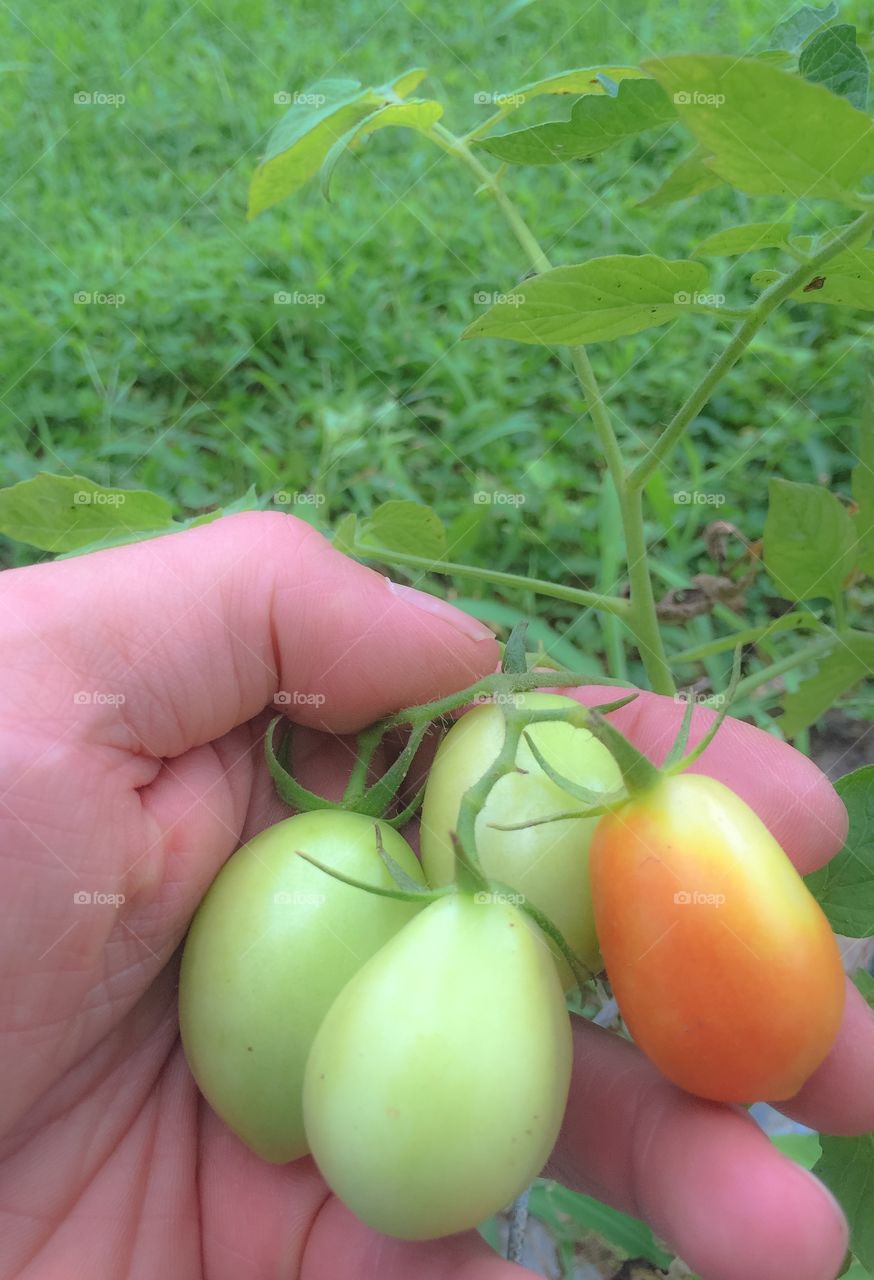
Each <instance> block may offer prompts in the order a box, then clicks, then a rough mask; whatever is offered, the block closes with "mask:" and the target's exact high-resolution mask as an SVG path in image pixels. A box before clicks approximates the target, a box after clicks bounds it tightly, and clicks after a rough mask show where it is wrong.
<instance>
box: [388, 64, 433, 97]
mask: <svg viewBox="0 0 874 1280" xmlns="http://www.w3.org/2000/svg"><path fill="white" fill-rule="evenodd" d="M427 74H428V68H427V67H411V68H410V70H409V71H402V72H401V74H400V75H399V76H397V78H396V79H394V80H392V81H391V89H392V92H393V93H394V94H395V95H396V96H397V97H398V98H406V97H407V96H408V94H411V93H412V92H413V90H414V89H418V87H419V85H420V84H421V83H422V81H423V80H424V79H425V76H426V75H427Z"/></svg>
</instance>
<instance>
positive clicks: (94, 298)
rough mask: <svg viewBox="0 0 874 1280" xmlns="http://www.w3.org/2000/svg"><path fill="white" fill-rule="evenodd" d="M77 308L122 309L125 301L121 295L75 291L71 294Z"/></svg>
mask: <svg viewBox="0 0 874 1280" xmlns="http://www.w3.org/2000/svg"><path fill="white" fill-rule="evenodd" d="M73 301H74V302H75V304H76V306H77V307H123V306H124V304H125V302H126V301H127V299H126V298H125V295H124V294H123V293H102V292H101V291H100V290H99V289H97V290H95V291H94V292H91V291H90V290H89V289H77V290H76V292H75V293H74V294H73Z"/></svg>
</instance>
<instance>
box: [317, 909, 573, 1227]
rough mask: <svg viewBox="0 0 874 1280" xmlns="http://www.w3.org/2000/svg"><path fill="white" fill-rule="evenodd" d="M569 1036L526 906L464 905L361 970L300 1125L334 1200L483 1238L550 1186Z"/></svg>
mask: <svg viewBox="0 0 874 1280" xmlns="http://www.w3.org/2000/svg"><path fill="white" fill-rule="evenodd" d="M570 1069H571V1031H570V1021H569V1018H568V1014H567V1011H566V1008H565V1001H564V993H563V991H562V987H561V983H560V982H559V980H558V976H557V974H556V971H555V965H554V964H553V962H552V958H551V956H550V953H549V950H548V948H547V946H546V943H545V939H544V937H543V935H542V934H541V933H540V931H539V929H537V927H536V926H535V925H532V924H531V923H530V922H529V920H528V919H527V918H526V917H525V916H524V915H523V914H522V913H521V912H520V911H518V910H517V909H516V908H515V907H512V906H508V905H506V904H504V903H501V902H494V901H488V902H485V903H482V902H479V901H476V900H475V899H474V898H473V897H472V896H468V895H465V894H452V895H450V896H448V897H445V898H441V899H439V900H438V901H437V902H435V903H433V904H432V905H431V906H429V907H426V908H425V910H424V911H423V912H422V913H421V914H420V915H418V916H417V917H416V918H415V920H413V921H412V922H411V923H410V924H409V925H407V926H406V928H404V929H403V930H401V932H400V933H399V934H397V935H396V936H395V937H394V938H392V940H391V941H390V942H389V943H387V944H386V946H385V947H383V949H382V950H381V951H380V952H378V953H377V955H375V956H374V957H373V959H372V960H370V961H369V963H368V964H366V965H365V966H364V968H363V969H361V970H360V971H359V973H358V974H356V976H355V977H354V978H353V979H352V981H351V982H350V983H349V984H348V986H346V987H344V989H343V991H342V992H341V993H340V995H339V996H338V997H337V999H336V1000H335V1002H334V1004H333V1005H332V1006H331V1008H330V1011H329V1012H328V1014H327V1017H326V1018H325V1020H324V1022H323V1023H322V1025H321V1027H320V1028H319V1031H318V1033H317V1035H316V1038H315V1041H314V1042H313V1047H312V1051H311V1053H310V1057H309V1061H308V1063H307V1068H306V1076H305V1080H304V1116H305V1120H306V1130H307V1137H308V1138H309V1142H310V1147H311V1149H312V1153H313V1156H314V1157H315V1160H316V1162H317V1164H318V1166H319V1168H320V1170H321V1172H322V1174H323V1176H324V1177H325V1179H326V1181H327V1182H328V1184H329V1186H330V1187H331V1189H332V1190H333V1191H334V1192H335V1193H336V1194H337V1195H338V1196H339V1197H340V1198H341V1199H342V1200H343V1201H344V1202H345V1203H346V1204H347V1205H348V1207H349V1208H350V1209H351V1210H352V1211H353V1213H355V1214H357V1216H358V1217H359V1218H360V1219H361V1220H362V1221H363V1222H365V1223H367V1225H368V1226H370V1227H373V1228H374V1229H375V1230H377V1231H382V1232H385V1233H386V1234H388V1235H392V1236H398V1237H400V1238H401V1239H404V1240H427V1239H433V1238H435V1237H437V1236H444V1235H451V1234H452V1233H453V1232H456V1231H464V1230H467V1229H468V1228H470V1227H474V1226H476V1224H477V1223H478V1222H481V1221H482V1220H483V1219H484V1218H487V1217H488V1216H489V1215H490V1214H492V1213H494V1212H495V1211H496V1210H498V1209H500V1208H502V1207H503V1206H504V1205H506V1204H508V1203H509V1202H510V1201H511V1200H513V1199H514V1198H515V1197H516V1196H517V1195H519V1193H520V1192H521V1191H522V1190H523V1189H524V1188H525V1187H527V1186H528V1184H529V1183H530V1182H531V1180H532V1179H533V1178H534V1177H536V1176H537V1174H538V1173H540V1171H541V1169H542V1168H543V1165H544V1163H545V1162H546V1160H547V1158H548V1156H549V1153H550V1151H551V1149H552V1146H553V1144H554V1142H555V1139H556V1136H557V1134H558V1130H559V1126H560V1125H561V1120H562V1116H563V1113H564V1108H565V1103H566V1101H567V1093H568V1086H569V1083H570Z"/></svg>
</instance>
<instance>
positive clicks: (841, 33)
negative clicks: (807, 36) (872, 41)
mask: <svg viewBox="0 0 874 1280" xmlns="http://www.w3.org/2000/svg"><path fill="white" fill-rule="evenodd" d="M798 70H799V72H800V73H801V75H803V76H804V78H805V80H812V81H813V82H814V84H823V85H825V87H826V88H827V89H830V90H831V92H832V93H836V94H837V95H838V96H839V97H841V98H846V99H847V101H848V102H850V103H852V105H853V106H854V107H858V108H859V110H860V111H864V110H865V109H866V107H867V106H868V82H869V80H870V79H871V72H870V71H869V69H868V59H867V58H866V57H865V55H864V53H863V52H862V50H861V49H860V48H859V46H858V44H857V43H856V28H855V27H851V26H849V25H848V24H845V23H839V24H838V25H837V26H834V27H827V28H826V29H825V31H821V32H820V33H819V35H818V36H814V38H813V39H812V40H811V42H810V44H808V45H807V46H806V47H805V48H804V49H803V50H802V52H801V56H800V58H799V59H798Z"/></svg>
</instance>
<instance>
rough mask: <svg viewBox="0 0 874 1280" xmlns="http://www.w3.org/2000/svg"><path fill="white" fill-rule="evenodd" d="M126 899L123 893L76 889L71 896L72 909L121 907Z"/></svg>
mask: <svg viewBox="0 0 874 1280" xmlns="http://www.w3.org/2000/svg"><path fill="white" fill-rule="evenodd" d="M125 901H126V899H125V896H124V894H123V893H102V892H101V891H100V890H99V889H98V890H97V891H96V892H94V893H92V891H91V890H90V889H77V890H76V892H75V893H74V894H73V906H74V907H121V906H123V905H124V903H125Z"/></svg>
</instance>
